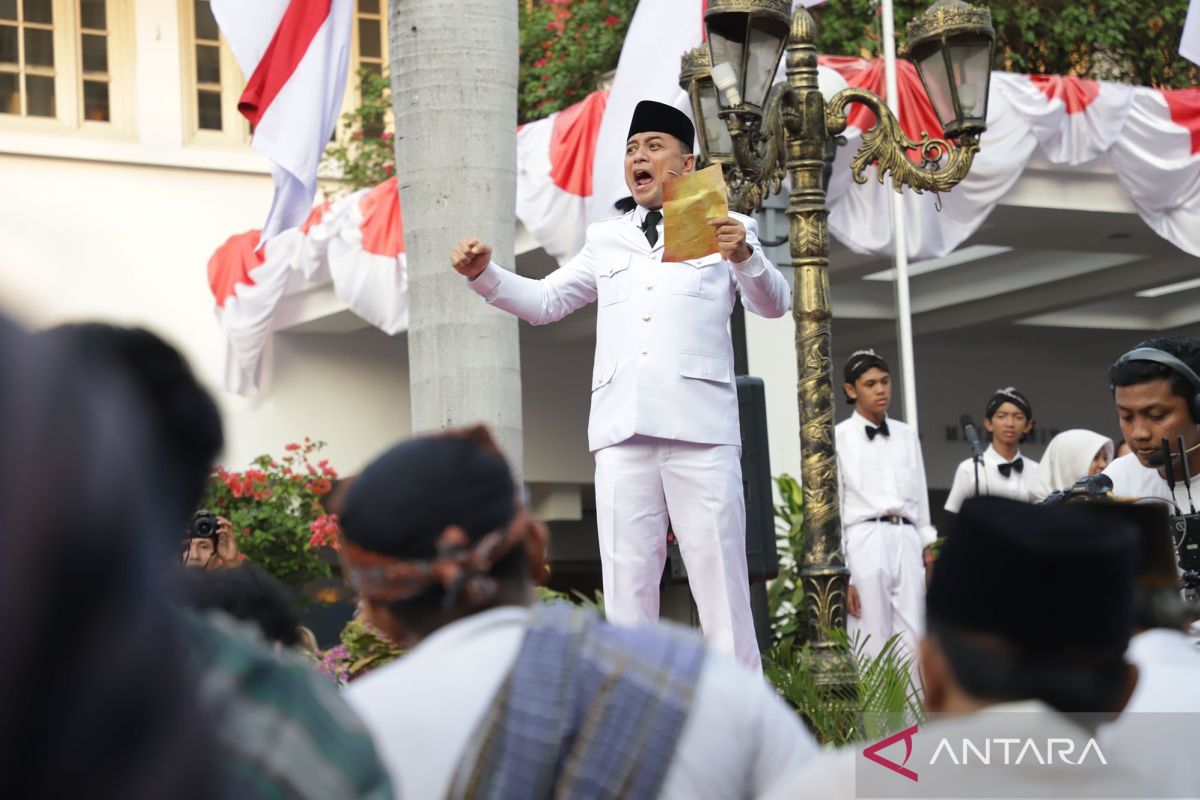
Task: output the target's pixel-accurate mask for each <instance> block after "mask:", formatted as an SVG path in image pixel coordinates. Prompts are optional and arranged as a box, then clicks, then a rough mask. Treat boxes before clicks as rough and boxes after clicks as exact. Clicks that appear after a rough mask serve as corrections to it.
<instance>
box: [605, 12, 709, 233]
mask: <svg viewBox="0 0 1200 800" xmlns="http://www.w3.org/2000/svg"><path fill="white" fill-rule="evenodd" d="M704 5H705V4H704V2H703V0H654V2H653V3H638V5H637V10H635V11H634V12H633V19H632V20H630V22H629V31H628V32H627V33H626V34H625V43H624V44H623V45H622V46H621V59H620V61H619V62H618V63H617V74H616V76H615V77H614V78H613V84H612V92H611V93H610V94H609V96H608V105H607V106H606V107H605V109H604V121H603V122H602V123H601V125H600V137H599V141H598V144H597V148H596V161H595V165H594V167H593V172H592V187H593V192H592V198H591V204H590V208H589V210H588V216H589V218H590V219H591V220H592V221H595V220H599V219H604V218H606V217H611V216H613V215H615V214H616V213H617V212H616V210H615V209H614V208H613V203H615V202H616V201H617V200H619V199H621V198H622V197H628V196H629V188H628V187H627V186H626V185H625V139H626V138H627V137H626V133H628V131H629V120H631V119H632V118H633V108H634V106H636V105H637V104H638V103H639V102H641V101H642V100H657V101H658V102H660V103H666V104H668V105H672V106H675V107H676V108H678V109H679V110H680V111H682V112H684V113H685V114H687V115H688V116H689V117H691V116H692V109H691V105H690V104H689V102H688V97H687V92H685V91H683V89H680V88H679V62H680V59H681V58H682V56H683V54H684V53H685V52H687V51H688V50H691V49H692V48H694V47H699V46H700V44H701V43H702V42H703V41H704Z"/></svg>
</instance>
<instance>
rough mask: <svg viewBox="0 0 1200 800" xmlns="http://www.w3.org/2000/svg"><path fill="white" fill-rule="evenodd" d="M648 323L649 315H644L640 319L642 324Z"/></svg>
mask: <svg viewBox="0 0 1200 800" xmlns="http://www.w3.org/2000/svg"><path fill="white" fill-rule="evenodd" d="M649 321H650V315H649V314H646V315H644V316H643V317H642V322H649Z"/></svg>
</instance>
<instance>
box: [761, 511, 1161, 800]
mask: <svg viewBox="0 0 1200 800" xmlns="http://www.w3.org/2000/svg"><path fill="white" fill-rule="evenodd" d="M1138 559H1139V555H1138V545H1137V534H1136V532H1135V528H1134V526H1133V524H1132V523H1130V522H1129V521H1128V520H1127V519H1125V518H1123V517H1120V516H1112V515H1103V514H1100V513H1098V512H1096V511H1095V510H1093V509H1089V508H1081V507H1078V506H1054V507H1049V506H1034V505H1029V504H1026V503H1024V502H1019V501H1014V500H1009V499H1002V498H996V497H981V498H972V499H969V500H967V501H966V502H965V503H964V504H963V506H962V510H961V512H960V513H959V514H958V516H957V517H956V518H955V519H954V520H953V522H952V523H951V525H950V531H949V535H948V537H947V539H946V542H945V545H944V546H943V548H942V552H941V554H940V555H939V557H938V562H937V563H938V568H937V569H936V570H934V573H933V578H932V580H931V582H930V586H929V592H928V594H927V595H926V626H927V633H926V635H925V638H924V639H923V640H922V641H921V645H920V656H921V674H922V676H923V678H924V681H925V701H926V707H927V710H928V711H929V712H931V713H933V714H938V715H940V716H939V718H937V719H934V720H932V721H930V722H928V723H926V724H924V725H920V726H916V727H915V728H914V729H913V730H915V734H914V735H913V737H912V739H910V740H909V741H908V742H906V744H911V745H912V748H913V749H912V753H911V756H912V757H911V758H906V757H905V755H904V747H900V746H899V745H897V748H898V749H899V751H900V752H899V754H896V751H895V750H890V751H886V752H887V753H888V755H887V757H888V758H889V759H892V758H894V763H895V764H900V761H901V760H902V759H903V760H904V761H905V764H904V766H905V767H906V768H908V769H911V771H912V772H913V773H914V776H919V778H920V784H917V783H910V782H909V781H906V780H905V778H904V776H902V775H896V774H893V773H892V772H890V771H889V770H887V769H884V767H883V766H881V765H880V764H878V763H876V762H872V761H871V760H870V759H869V757H868V756H866V755H865V754H864V751H863V749H862V745H858V746H855V747H848V748H845V749H842V750H839V751H836V752H832V753H827V754H822V755H821V756H820V757H818V758H817V759H814V760H813V761H812V762H810V763H809V764H808V765H806V766H805V767H804V768H802V769H801V770H800V771H799V772H798V773H797V774H795V775H794V776H793V777H792V779H791V780H790V781H789V782H788V788H787V789H785V790H781V791H780V792H779V793H778V794H776V795H774V797H778V798H785V797H787V798H792V797H812V798H822V800H826V799H827V798H850V797H857V796H860V794H859V793H864V794H865V796H884V795H879V794H876V793H875V791H876V790H877V789H880V788H881V787H878V786H875V785H874V782H875V781H877V780H879V781H885V782H887V783H886V789H885V791H886V790H887V789H894V790H895V792H896V793H895V794H894V795H891V794H888V796H896V797H905V796H907V797H914V796H918V793H919V792H921V791H922V790H925V791H930V790H932V788H933V787H935V786H936V787H938V788H940V787H942V786H943V785H944V784H941V783H939V781H942V780H949V781H953V786H954V787H956V788H957V789H958V790H959V791H961V792H962V793H961V794H941V793H938V794H937V795H936V796H960V797H971V796H980V795H979V794H978V792H979V791H980V787H986V791H987V795H986V796H989V797H1001V796H1011V797H1055V796H1065V795H1061V794H1060V788H1061V787H1062V785H1063V784H1065V783H1069V784H1071V786H1072V790H1071V794H1070V796H1073V797H1088V796H1091V797H1123V796H1129V797H1133V796H1139V795H1134V794H1128V795H1127V794H1122V793H1121V792H1122V790H1123V789H1130V787H1131V786H1133V785H1137V784H1136V781H1137V780H1140V779H1138V778H1136V777H1135V775H1134V774H1133V773H1132V770H1123V769H1122V768H1118V767H1113V768H1112V769H1109V768H1108V767H1106V766H1105V765H1103V764H1101V763H1099V761H1100V760H1099V759H1094V758H1093V759H1088V760H1085V761H1083V763H1082V764H1081V765H1078V766H1076V765H1071V766H1069V767H1068V766H1066V765H1061V764H1057V763H1049V764H1048V763H1039V761H1038V760H1037V759H1035V758H1033V757H1032V756H1030V755H1028V754H1026V758H1025V759H1023V760H1021V761H1020V762H1019V763H1017V764H1016V765H1012V764H1011V763H1010V764H1009V765H1005V766H1003V767H1001V766H1000V765H997V764H995V763H991V764H986V765H985V764H981V763H978V761H972V760H970V759H967V758H964V759H963V762H964V763H963V765H962V766H961V767H956V766H954V765H953V764H952V762H951V760H950V759H948V758H947V757H945V756H944V755H943V756H942V758H941V760H940V762H937V766H935V765H934V764H933V763H931V759H930V754H931V753H934V754H936V752H937V751H936V749H935V746H939V745H938V744H937V743H939V742H940V741H941V740H943V739H944V740H946V741H947V742H948V743H949V748H950V749H951V751H952V752H953V753H959V752H965V748H964V746H963V742H964V740H970V741H971V742H973V743H976V744H977V745H981V743H985V742H987V741H1003V738H1012V739H1013V740H1014V741H1022V742H1023V741H1025V740H1029V741H1034V742H1037V743H1040V744H1038V745H1037V746H1038V748H1039V750H1040V751H1041V752H1045V750H1046V745H1045V744H1044V743H1045V741H1046V740H1047V738H1048V737H1050V738H1055V739H1056V740H1070V741H1071V742H1072V743H1075V742H1079V741H1081V740H1086V739H1090V738H1091V737H1092V736H1093V734H1094V732H1095V729H1094V726H1095V725H1097V724H1098V723H1099V721H1100V719H1101V718H1104V719H1111V718H1112V717H1114V716H1115V715H1117V714H1119V713H1120V711H1121V710H1122V709H1123V708H1124V707H1125V704H1126V702H1127V701H1128V699H1129V696H1130V693H1131V692H1132V691H1133V689H1134V686H1135V684H1136V682H1137V669H1136V668H1135V667H1133V666H1132V665H1130V664H1129V663H1128V662H1127V661H1126V659H1125V657H1124V653H1125V648H1126V645H1127V644H1128V642H1129V637H1130V633H1131V631H1132V629H1133V619H1134V577H1135V573H1136V570H1137V565H1138ZM1000 737H1003V738H1000ZM1073 746H1075V745H1074V744H1073ZM1081 749H1082V748H1080V747H1077V749H1076V750H1075V753H1076V755H1078V754H1079V753H1080V750H1081ZM992 752H993V755H996V751H995V750H993V751H992ZM1013 755H1016V754H1015V753H1013ZM1110 756H1111V754H1110ZM996 760H999V758H998V757H997V759H996ZM1111 792H1116V793H1115V794H1114V793H1111ZM1152 796H1153V795H1152Z"/></svg>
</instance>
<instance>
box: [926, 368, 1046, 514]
mask: <svg viewBox="0 0 1200 800" xmlns="http://www.w3.org/2000/svg"><path fill="white" fill-rule="evenodd" d="M983 426H984V427H985V428H987V432H988V433H989V434H991V439H992V441H991V444H990V445H988V449H987V450H985V451H984V453H983V459H982V461H983V463H981V464H979V465H978V468H979V470H978V474H979V491H978V493H979V494H981V495H995V496H997V497H1009V498H1012V499H1013V500H1020V501H1022V502H1025V503H1028V502H1030V501H1031V500H1032V498H1033V492H1034V489H1036V488H1037V486H1038V482H1039V476H1038V463H1037V462H1036V461H1034V460H1033V459H1032V458H1026V457H1025V456H1023V455H1021V449H1020V447H1021V445H1022V444H1023V443H1024V442H1025V440H1026V439H1027V438H1028V437H1029V434H1031V433H1033V426H1034V422H1033V406H1032V405H1031V404H1030V403H1029V398H1027V397H1026V396H1025V394H1024V393H1023V392H1022V391H1020V390H1019V389H1016V388H1014V387H1012V386H1008V387H1005V388H1003V389H997V390H996V391H995V393H994V394H992V397H991V399H990V400H988V404H987V408H986V409H985V412H984V419H983ZM975 475H976V465H975V463H974V461H973V459H970V458H968V459H967V460H966V461H963V462H962V463H961V464H959V465H958V469H957V470H955V472H954V483H953V485H952V486H951V487H950V496H949V497H947V498H946V510H947V511H950V512H952V513H955V514H957V513H958V510H959V509H960V508H962V504H963V501H964V500H966V499H967V498H968V497H974V496H975V494H976V490H975Z"/></svg>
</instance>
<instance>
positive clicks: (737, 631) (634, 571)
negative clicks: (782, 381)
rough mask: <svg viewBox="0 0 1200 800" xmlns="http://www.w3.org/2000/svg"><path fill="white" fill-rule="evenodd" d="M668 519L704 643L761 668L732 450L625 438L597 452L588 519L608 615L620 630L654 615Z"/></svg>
mask: <svg viewBox="0 0 1200 800" xmlns="http://www.w3.org/2000/svg"><path fill="white" fill-rule="evenodd" d="M668 520H670V523H671V527H672V530H673V531H674V533H675V537H676V539H677V540H678V542H679V551H680V553H681V555H682V556H683V563H684V566H685V567H687V573H688V583H689V584H690V587H691V591H692V597H693V598H694V599H695V601H696V609H697V611H699V615H700V627H701V628H702V629H703V630H704V635H705V638H706V639H707V640H708V642H709V643H710V644H711V645H712V646H713V647H715V648H717V649H718V650H721V651H724V652H726V653H728V654H730V655H732V656H733V657H734V658H735V659H736V660H737V661H738V662H740V663H742V664H744V665H745V666H747V667H750V668H751V669H754V670H761V669H762V660H761V658H760V657H759V653H758V642H757V640H756V639H755V636H754V620H753V617H752V616H751V614H750V581H749V577H748V573H747V567H746V504H745V498H744V496H743V494H742V465H741V461H740V448H738V447H735V446H733V445H709V444H694V443H691V442H680V441H675V440H672V439H657V438H653V437H649V436H634V437H632V438H630V439H627V440H625V441H624V442H621V443H620V444H615V445H611V446H609V447H605V448H602V449H600V450H597V451H596V522H597V527H598V528H599V534H600V564H601V568H602V570H603V578H604V609H605V613H606V614H607V616H608V619H609V620H610V621H611V622H613V623H616V624H619V625H639V624H643V623H648V622H654V621H656V620H657V619H658V611H659V581H660V579H661V578H662V573H663V567H664V566H665V565H666V560H667V524H668Z"/></svg>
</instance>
